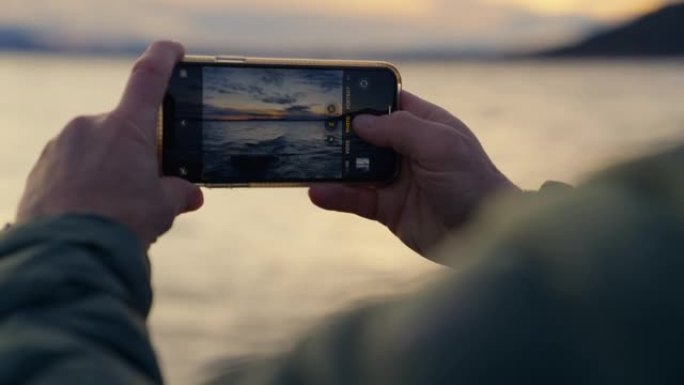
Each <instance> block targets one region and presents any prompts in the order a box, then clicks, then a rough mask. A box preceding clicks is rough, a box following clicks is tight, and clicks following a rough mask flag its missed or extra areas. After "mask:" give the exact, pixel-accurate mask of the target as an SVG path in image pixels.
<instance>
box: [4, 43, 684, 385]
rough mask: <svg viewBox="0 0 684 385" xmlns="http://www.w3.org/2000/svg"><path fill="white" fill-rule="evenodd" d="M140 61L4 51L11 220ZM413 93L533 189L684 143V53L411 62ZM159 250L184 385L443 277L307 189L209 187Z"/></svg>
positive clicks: (165, 352) (156, 318)
mask: <svg viewBox="0 0 684 385" xmlns="http://www.w3.org/2000/svg"><path fill="white" fill-rule="evenodd" d="M131 62H132V60H127V59H108V58H86V57H80V58H74V57H60V56H41V55H23V54H22V55H13V54H0V87H1V90H0V127H2V129H1V130H0V165H1V167H2V168H1V170H2V171H1V172H0V219H3V220H7V221H9V220H11V219H12V217H13V213H14V208H15V205H16V202H17V200H18V198H19V195H20V193H21V190H22V188H23V183H24V179H25V176H26V175H27V173H28V172H29V170H30V167H31V165H32V164H33V162H34V161H35V159H36V158H37V156H38V154H39V152H40V150H41V149H42V147H43V145H44V144H45V142H46V141H47V140H49V139H50V138H51V137H52V136H54V135H55V134H56V133H57V132H58V131H59V130H60V128H61V127H62V126H63V125H64V124H65V123H66V122H67V121H68V120H69V119H70V118H71V117H73V116H75V115H77V114H84V113H86V114H91V113H98V112H103V111H106V110H107V109H109V108H111V107H112V106H113V105H114V104H115V103H116V101H117V99H118V97H119V95H120V93H121V91H122V88H123V85H124V82H125V79H126V77H127V75H128V71H129V67H130V65H131ZM399 64H400V65H399V68H400V70H401V71H402V74H403V77H404V83H405V88H406V89H409V90H411V91H413V92H414V93H417V94H419V95H422V96H423V97H425V98H427V99H430V100H433V101H435V102H436V103H438V104H440V105H442V106H444V107H445V108H447V109H448V110H450V111H452V112H453V113H455V114H457V115H458V116H459V117H461V118H462V119H463V120H464V121H466V122H467V123H468V124H469V125H470V126H471V127H472V129H473V130H474V131H475V133H476V134H477V135H478V136H479V137H480V138H481V140H482V142H483V144H484V146H485V148H486V149H487V150H488V151H489V153H490V154H491V156H492V158H493V159H494V160H495V162H496V163H497V164H498V165H499V166H500V168H501V169H502V170H503V171H504V172H505V173H506V174H507V175H509V176H510V178H511V179H512V180H513V181H515V182H516V183H518V184H519V185H520V186H522V187H524V188H527V189H534V188H537V187H538V186H539V185H540V184H541V183H542V182H543V181H545V180H548V179H556V180H563V181H568V182H577V181H580V180H581V179H582V178H583V177H584V176H586V175H587V174H588V173H589V172H591V171H592V170H595V169H597V168H600V167H604V166H606V165H608V164H612V163H615V162H618V161H620V160H623V159H625V158H629V157H632V156H635V155H638V154H641V153H644V152H647V151H652V150H654V149H658V148H662V147H667V146H672V145H675V144H678V143H681V142H682V139H684V108H682V101H683V100H684V66H683V65H682V64H684V62H682V61H633V62H630V61H624V62H600V61H593V62H581V61H578V62H514V63H476V62H472V63H421V64H418V63H411V64H403V65H402V64H401V63H399ZM205 193H206V205H205V207H204V209H203V210H202V211H201V212H199V213H196V214H192V215H188V216H185V217H182V218H180V219H178V220H177V222H176V225H175V226H174V228H173V229H172V230H171V232H170V233H169V234H168V235H167V236H166V237H164V238H163V239H162V240H161V241H159V242H158V243H157V244H156V245H155V246H154V247H153V249H152V252H151V254H152V263H153V269H154V277H153V281H154V282H153V284H154V287H155V289H156V299H155V305H154V309H153V311H152V315H151V320H150V327H151V332H152V336H153V339H154V342H155V343H156V346H157V350H158V352H159V354H160V358H161V361H162V365H163V367H164V371H165V373H166V376H167V379H168V381H169V383H170V384H195V383H199V382H200V381H201V380H202V379H203V378H204V377H205V376H206V365H208V364H210V363H211V362H213V361H214V360H216V359H218V358H221V357H227V358H231V357H241V356H245V355H252V354H261V353H267V352H271V351H276V350H282V349H286V348H287V347H288V346H289V345H290V344H291V343H292V341H294V340H295V339H296V338H297V337H298V336H299V335H301V334H302V333H304V332H305V331H306V330H308V329H309V328H310V327H311V326H312V325H314V324H315V323H316V322H317V321H320V320H321V319H322V318H323V317H324V316H326V315H329V314H331V313H334V312H336V311H340V310H341V309H344V308H346V307H349V306H352V305H353V304H354V303H356V302H359V301H364V300H369V299H370V298H377V297H382V296H387V295H393V294H396V293H401V292H405V291H406V290H411V289H412V288H414V287H418V286H420V284H421V282H423V281H425V280H427V279H429V277H430V276H431V275H433V274H436V273H438V272H439V271H440V269H441V268H440V267H437V266H435V265H433V264H431V263H429V262H426V261H424V260H422V259H421V258H420V257H418V256H417V255H415V254H413V253H412V252H411V251H409V250H407V249H406V248H405V247H403V246H402V245H401V244H400V243H399V242H398V241H396V240H395V239H394V237H393V236H392V235H391V234H389V233H388V232H387V231H386V230H385V229H383V228H381V227H380V226H378V225H376V224H374V223H371V222H369V221H366V220H363V219H359V218H356V217H353V216H346V215H342V214H335V213H327V212H323V211H320V210H318V209H316V208H314V207H313V206H312V205H311V204H310V203H309V201H308V199H307V196H306V191H305V190H303V189H278V190H275V189H253V190H248V189H234V190H209V191H205Z"/></svg>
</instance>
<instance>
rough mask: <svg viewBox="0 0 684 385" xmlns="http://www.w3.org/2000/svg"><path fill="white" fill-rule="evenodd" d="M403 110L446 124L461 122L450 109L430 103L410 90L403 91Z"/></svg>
mask: <svg viewBox="0 0 684 385" xmlns="http://www.w3.org/2000/svg"><path fill="white" fill-rule="evenodd" d="M400 107H401V108H400V109H402V110H404V111H408V112H410V113H412V114H413V115H416V116H418V117H420V118H422V119H425V120H429V121H432V122H437V123H442V124H446V125H453V124H454V123H461V122H460V121H459V120H458V119H457V118H456V117H454V116H453V115H452V114H451V113H449V111H447V110H445V109H444V108H442V107H440V106H438V105H436V104H433V103H430V102H428V101H427V100H425V99H422V98H420V97H418V96H416V95H414V94H412V93H410V92H408V91H404V90H402V91H401V106H400Z"/></svg>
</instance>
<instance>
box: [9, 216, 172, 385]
mask: <svg viewBox="0 0 684 385" xmlns="http://www.w3.org/2000/svg"><path fill="white" fill-rule="evenodd" d="M146 261H147V257H146V255H145V252H144V251H143V250H142V247H141V245H140V244H139V242H138V240H137V238H135V236H134V235H133V234H132V232H130V231H129V230H128V229H127V228H125V227H124V226H123V225H120V224H117V223H115V222H112V221H110V220H107V219H104V218H100V217H95V216H84V215H67V216H60V217H52V218H45V219H41V220H37V221H34V222H33V223H30V224H26V225H23V226H19V227H17V228H14V229H10V230H8V231H5V232H4V233H2V235H1V238H0V384H30V385H38V384H72V385H79V384H103V385H109V384H129V385H130V384H140V385H148V384H150V385H151V384H161V383H162V378H161V374H160V371H159V368H158V365H157V361H156V358H155V354H154V351H153V349H152V347H151V345H150V342H149V338H148V334H147V330H146V325H145V319H146V317H147V314H148V312H149V310H150V305H151V300H152V292H151V289H150V284H149V267H148V265H147V264H146V263H147V262H146Z"/></svg>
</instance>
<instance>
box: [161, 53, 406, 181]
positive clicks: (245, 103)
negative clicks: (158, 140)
mask: <svg viewBox="0 0 684 385" xmlns="http://www.w3.org/2000/svg"><path fill="white" fill-rule="evenodd" d="M397 82H398V79H397V77H396V75H395V73H394V72H393V71H392V70H390V69H389V68H375V67H371V68H356V67H348V68H344V67H339V68H331V67H312V66H291V65H288V66H264V65H254V64H252V65H244V64H243V65H240V64H225V63H221V64H211V63H210V64H207V63H191V62H186V63H180V64H178V65H177V66H176V68H175V70H174V73H173V75H172V79H171V82H170V85H169V88H168V91H167V96H166V98H165V101H164V106H163V136H162V137H163V148H162V169H163V172H164V174H166V175H175V176H180V177H183V178H185V179H188V180H190V181H192V182H195V183H201V184H209V185H211V184H216V185H220V184H241V183H244V184H249V183H308V182H324V181H342V182H345V181H348V182H378V181H387V180H389V179H391V178H392V177H393V176H394V175H395V174H396V172H397V167H398V166H397V155H396V154H395V153H394V151H392V150H390V149H386V148H378V147H375V146H372V145H370V144H368V143H366V142H364V141H362V140H360V139H359V138H358V137H357V136H356V135H355V133H354V131H353V128H352V120H353V118H354V116H355V115H357V114H360V113H368V114H376V115H380V114H388V113H391V111H393V110H394V109H396V105H397V92H398V87H397Z"/></svg>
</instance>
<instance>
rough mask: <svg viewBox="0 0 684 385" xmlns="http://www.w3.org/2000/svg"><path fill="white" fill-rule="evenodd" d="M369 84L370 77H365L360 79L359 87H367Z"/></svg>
mask: <svg viewBox="0 0 684 385" xmlns="http://www.w3.org/2000/svg"><path fill="white" fill-rule="evenodd" d="M369 85H370V82H369V81H368V79H366V78H363V79H361V80H359V87H360V88H361V89H362V90H365V89H367V88H368V86H369Z"/></svg>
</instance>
